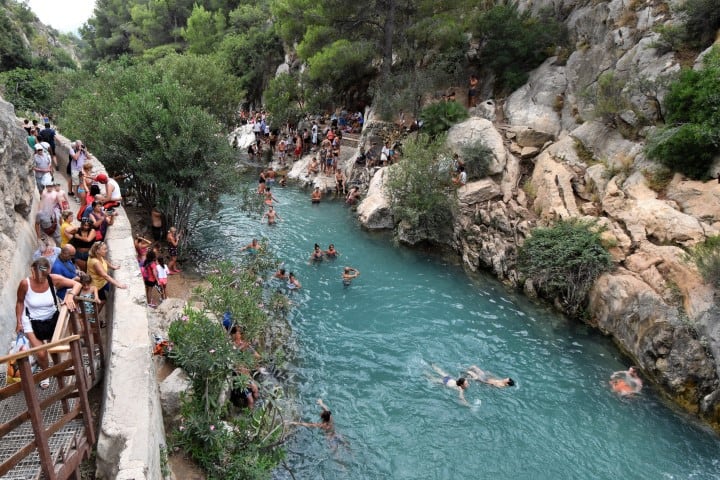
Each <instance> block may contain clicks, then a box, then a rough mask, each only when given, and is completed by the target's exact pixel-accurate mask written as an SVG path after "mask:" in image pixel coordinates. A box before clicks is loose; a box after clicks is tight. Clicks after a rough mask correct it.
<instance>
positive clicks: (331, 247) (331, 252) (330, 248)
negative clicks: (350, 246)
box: [323, 243, 340, 258]
mask: <svg viewBox="0 0 720 480" xmlns="http://www.w3.org/2000/svg"><path fill="white" fill-rule="evenodd" d="M323 253H324V254H325V256H326V257H328V258H336V257H337V256H338V255H340V252H338V251H337V250H335V245H334V244H332V243H331V244H330V245H328V249H327V250H325V251H324V252H323Z"/></svg>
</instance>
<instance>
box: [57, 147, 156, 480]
mask: <svg viewBox="0 0 720 480" xmlns="http://www.w3.org/2000/svg"><path fill="white" fill-rule="evenodd" d="M69 143H70V142H69V141H68V140H67V139H65V138H59V141H58V144H57V149H56V153H57V158H58V162H59V164H60V170H61V171H64V169H65V167H66V166H67V161H68V152H69V146H70V145H69ZM93 162H95V163H96V165H95V168H94V171H95V173H98V170H100V171H104V167H103V166H102V164H101V163H100V162H99V161H98V160H97V159H93ZM117 211H118V216H117V218H116V219H115V224H114V225H113V226H112V227H110V228H109V229H108V233H107V238H106V241H107V244H108V249H109V251H110V253H109V256H110V257H111V258H112V261H113V263H116V264H119V265H120V269H119V270H116V271H115V272H114V273H113V276H114V278H115V279H116V280H118V281H119V282H120V283H124V284H126V285H128V288H127V289H117V288H113V289H112V294H111V295H110V296H109V297H108V303H107V305H106V307H105V308H106V311H107V318H108V325H109V326H110V330H109V332H108V333H109V339H108V347H109V348H108V352H109V355H108V356H107V365H106V366H105V382H104V392H103V407H102V420H101V424H100V434H99V439H98V444H97V474H98V478H103V479H118V480H130V479H135V480H140V479H153V480H154V479H161V478H162V474H161V473H160V472H161V456H160V448H161V446H164V445H165V430H164V427H163V421H162V411H161V409H160V399H159V391H158V385H157V380H156V376H155V367H154V363H153V361H152V347H153V343H152V341H151V339H150V332H149V326H148V317H147V311H146V309H147V307H146V306H145V286H144V284H143V281H142V276H141V275H140V270H139V269H138V264H137V260H136V256H135V247H134V246H133V236H132V230H131V226H130V221H129V220H128V217H127V215H126V213H125V210H124V209H123V208H122V207H120V208H118V209H117Z"/></svg>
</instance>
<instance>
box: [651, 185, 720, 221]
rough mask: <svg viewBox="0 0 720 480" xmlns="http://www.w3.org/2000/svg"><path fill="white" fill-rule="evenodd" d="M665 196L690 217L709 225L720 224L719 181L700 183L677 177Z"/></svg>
mask: <svg viewBox="0 0 720 480" xmlns="http://www.w3.org/2000/svg"><path fill="white" fill-rule="evenodd" d="M665 195H666V197H667V198H668V199H670V200H673V201H675V202H676V203H677V204H678V206H679V207H680V209H681V210H682V211H683V212H684V213H687V214H688V215H692V216H693V217H695V218H698V219H700V220H701V221H703V222H706V223H709V224H713V223H717V222H720V183H718V181H717V180H710V181H708V182H699V181H693V180H685V179H683V178H682V177H681V176H680V175H677V176H676V177H675V178H674V179H673V181H672V182H670V185H668V187H667V190H666V194H665Z"/></svg>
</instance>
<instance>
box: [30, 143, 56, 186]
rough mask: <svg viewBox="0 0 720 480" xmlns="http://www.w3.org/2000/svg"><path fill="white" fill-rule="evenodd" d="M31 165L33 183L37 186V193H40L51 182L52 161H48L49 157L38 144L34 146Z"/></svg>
mask: <svg viewBox="0 0 720 480" xmlns="http://www.w3.org/2000/svg"><path fill="white" fill-rule="evenodd" d="M33 163H34V165H33V170H34V171H35V183H36V184H37V187H38V192H42V191H43V188H45V185H46V184H47V185H49V184H50V182H52V160H51V159H50V155H49V154H48V153H47V152H46V151H45V150H44V149H43V147H42V145H40V144H39V143H38V144H36V145H35V154H34V155H33Z"/></svg>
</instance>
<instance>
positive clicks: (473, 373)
mask: <svg viewBox="0 0 720 480" xmlns="http://www.w3.org/2000/svg"><path fill="white" fill-rule="evenodd" d="M467 376H468V377H470V378H471V379H473V380H475V381H477V382H482V383H486V384H488V385H492V386H493V387H497V388H505V387H512V386H513V385H515V380H513V379H512V378H510V377H507V378H496V377H493V376H492V375H490V374H488V373H487V372H486V371H485V370H482V369H481V368H480V367H478V366H477V365H472V366H471V367H469V368H468V369H467Z"/></svg>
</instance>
